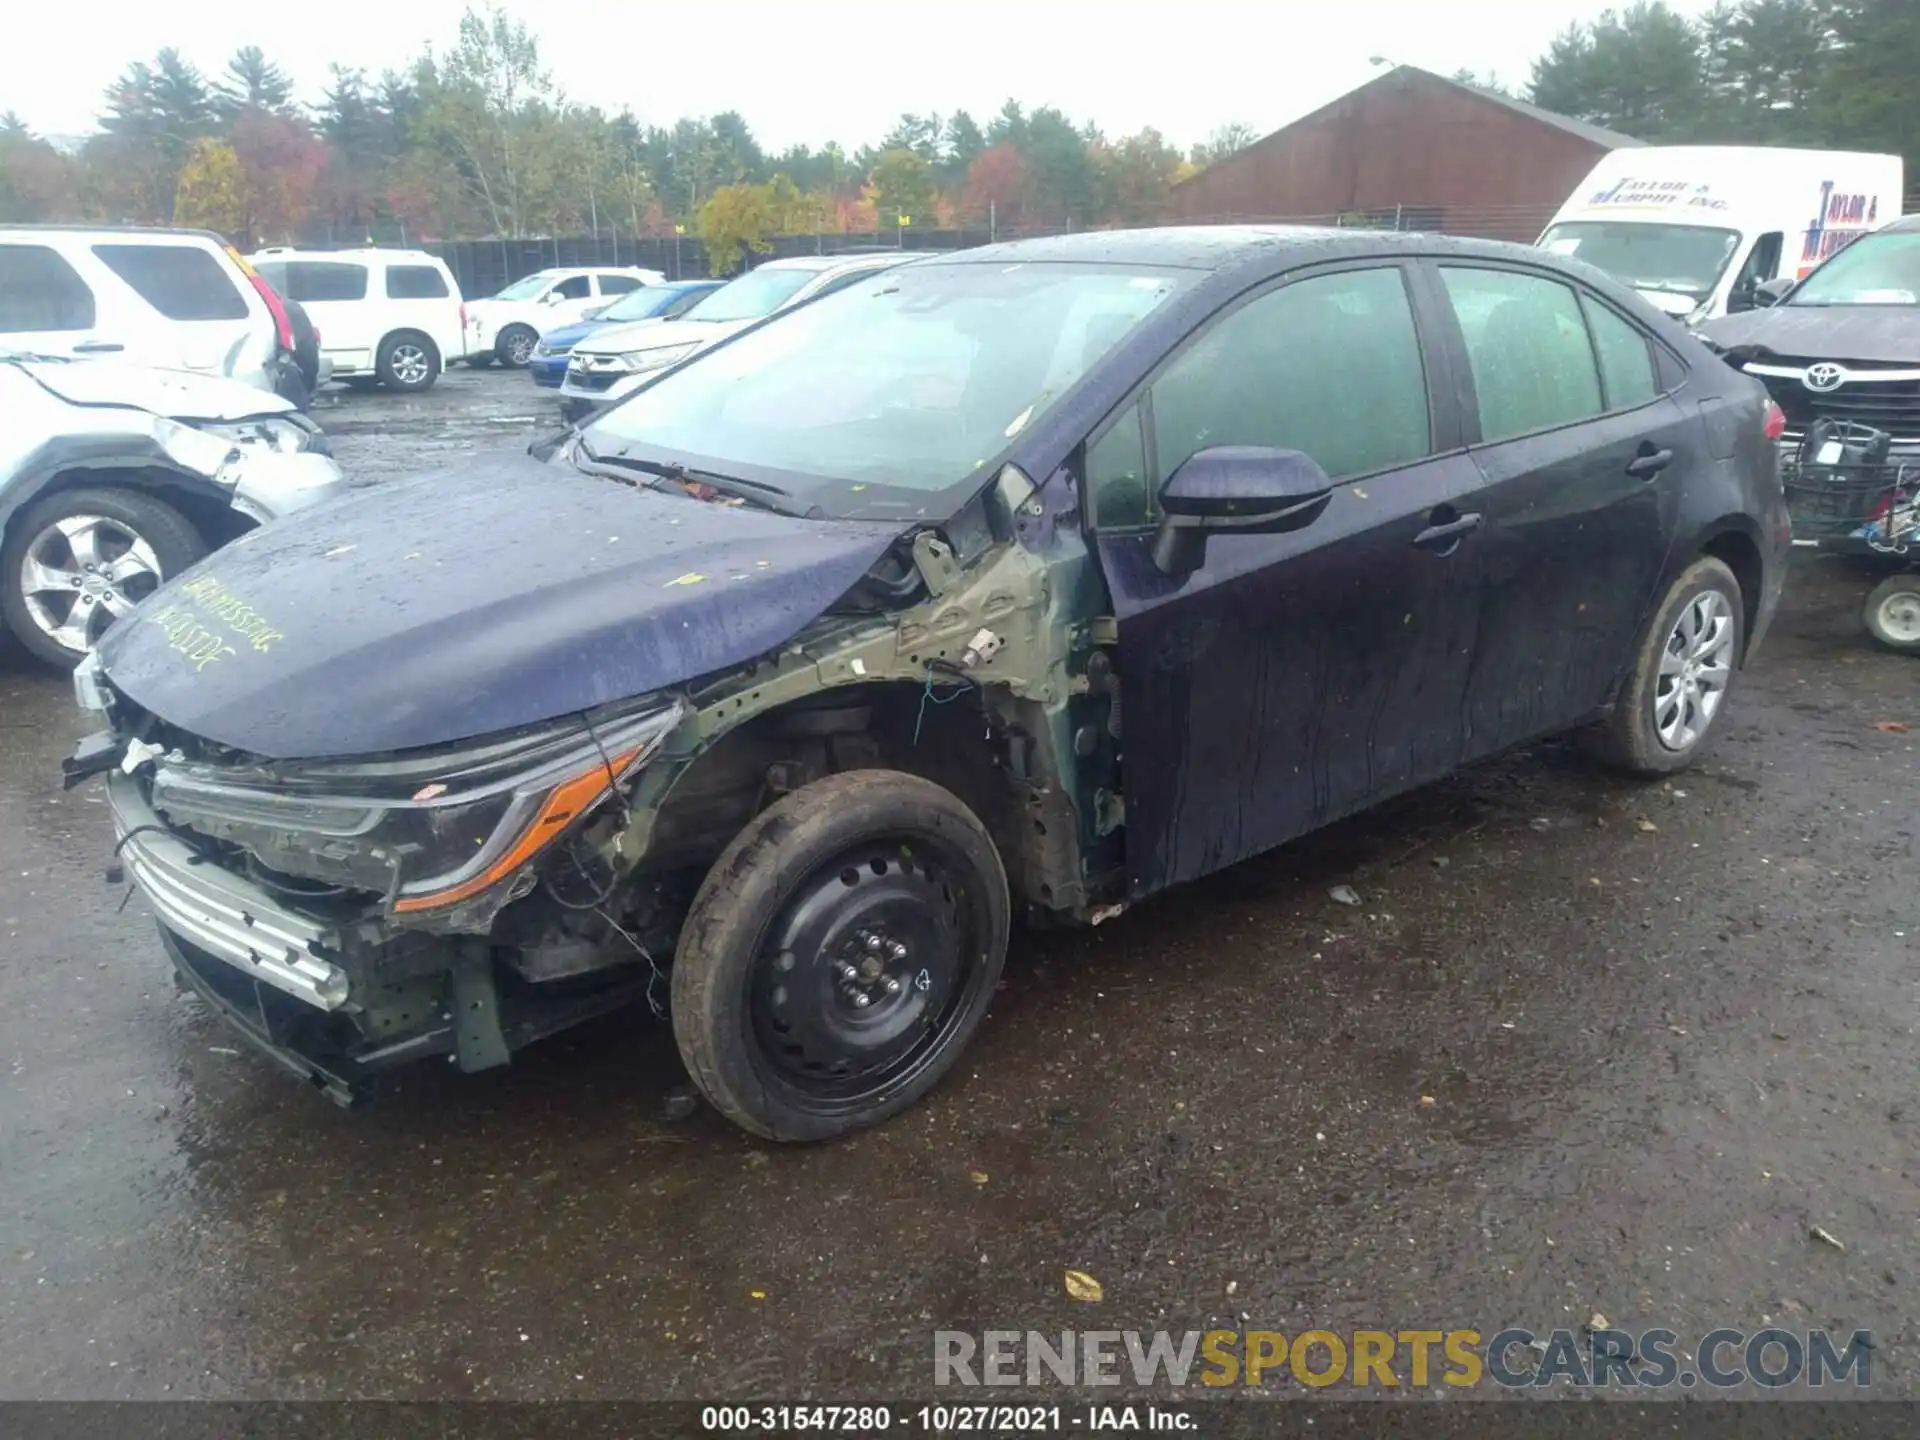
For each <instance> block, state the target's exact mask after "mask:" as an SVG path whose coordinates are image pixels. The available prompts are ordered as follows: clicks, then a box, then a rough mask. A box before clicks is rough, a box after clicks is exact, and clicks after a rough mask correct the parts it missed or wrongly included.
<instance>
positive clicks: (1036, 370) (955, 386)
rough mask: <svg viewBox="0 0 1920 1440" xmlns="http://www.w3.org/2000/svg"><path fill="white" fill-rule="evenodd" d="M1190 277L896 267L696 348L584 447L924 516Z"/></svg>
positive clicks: (849, 504)
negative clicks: (932, 501)
mask: <svg viewBox="0 0 1920 1440" xmlns="http://www.w3.org/2000/svg"><path fill="white" fill-rule="evenodd" d="M757 273H760V274H777V275H781V276H791V275H798V276H800V277H802V278H805V277H806V276H807V275H808V274H809V273H810V272H808V271H805V270H780V271H760V272H757ZM1199 273H1200V272H1197V271H1185V270H1159V269H1155V268H1152V267H1142V266H1131V265H1129V266H1117V265H1100V264H1061V263H1034V264H1026V265H1013V266H1000V265H982V264H971V263H967V262H964V261H951V262H939V263H934V262H929V263H923V264H918V265H910V266H904V267H902V268H900V269H898V270H891V271H888V272H887V273H886V274H885V275H884V276H883V277H878V278H880V279H881V281H882V282H883V283H876V284H868V285H856V286H854V287H853V288H851V289H848V290H843V291H842V292H840V293H839V294H837V295H829V296H827V297H826V298H824V299H822V300H818V301H815V302H812V303H809V304H806V305H802V306H799V307H798V308H796V309H794V310H792V311H791V312H789V313H788V314H786V315H784V316H783V317H782V318H781V319H780V320H779V321H778V322H777V323H775V324H771V325H765V326H761V327H760V328H758V329H754V330H749V331H747V332H746V333H744V334H742V335H740V336H738V337H736V338H735V339H733V340H732V341H730V342H728V343H727V344H725V345H723V346H719V347H717V348H715V349H712V350H709V351H707V352H706V353H705V354H703V355H701V356H699V357H698V358H696V359H695V360H693V361H692V362H690V363H689V364H686V365H684V366H682V367H681V368H679V369H678V370H675V371H672V372H670V373H668V374H667V375H665V376H664V377H662V378H661V379H660V380H658V381H656V382H654V383H653V384H652V385H650V386H648V387H647V388H645V389H643V390H641V391H639V392H638V393H636V394H635V395H634V396H633V397H632V398H631V399H630V400H627V401H625V402H623V403H622V404H619V405H617V406H615V407H614V408H613V409H611V410H610V411H608V412H607V413H606V415H605V416H604V417H602V418H601V419H600V420H598V421H597V422H595V423H594V424H593V425H591V426H590V427H589V428H588V429H587V431H586V432H585V442H586V444H587V445H588V446H589V447H590V448H591V450H592V451H593V452H595V453H596V454H599V455H601V456H609V455H615V454H626V453H629V452H630V453H632V454H634V455H635V456H638V457H642V458H649V459H656V460H658V459H666V458H671V459H673V460H674V461H676V462H678V463H682V464H685V465H687V466H689V467H693V468H700V469H707V470H711V471H713V472H715V473H718V474H724V475H731V476H734V477H737V478H745V479H758V480H761V481H763V482H765V483H771V484H775V485H778V486H779V487H780V488H781V489H783V490H785V491H787V492H788V494H789V495H790V496H792V497H794V499H795V501H796V503H800V504H802V505H804V506H806V507H815V506H817V507H818V508H819V509H820V510H821V511H823V512H824V513H826V514H828V515H836V516H894V515H899V514H902V513H907V514H913V513H920V512H921V511H923V510H924V509H925V508H926V506H927V504H928V497H929V496H930V495H933V494H937V493H941V492H946V491H956V490H958V489H960V488H962V487H964V486H966V485H969V484H975V485H977V484H979V483H981V481H983V480H984V479H985V473H986V471H987V469H988V467H989V466H991V464H992V463H993V462H994V461H995V459H996V458H997V457H998V456H1000V455H1001V454H1002V453H1003V452H1005V451H1006V450H1007V449H1008V448H1009V446H1010V445H1012V444H1013V443H1014V441H1015V440H1016V439H1017V438H1018V437H1019V436H1020V435H1021V434H1022V433H1023V432H1025V431H1027V430H1028V429H1029V427H1031V426H1033V425H1035V424H1037V423H1038V422H1039V420H1040V419H1041V417H1042V416H1043V415H1045V414H1046V413H1047V412H1048V411H1049V410H1050V409H1052V407H1054V406H1055V405H1057V404H1058V403H1059V401H1060V399H1061V397H1062V396H1063V395H1064V394H1066V393H1067V392H1068V391H1069V390H1071V389H1072V388H1073V387H1074V385H1075V384H1076V383H1077V382H1078V381H1079V379H1080V378H1081V377H1082V376H1084V375H1085V374H1086V372H1087V371H1088V370H1089V369H1091V368H1092V367H1093V366H1094V365H1096V364H1098V363H1100V362H1101V361H1102V360H1103V359H1104V358H1105V357H1106V356H1107V355H1108V354H1109V353H1111V352H1112V350H1113V349H1114V347H1116V346H1117V345H1119V344H1120V342H1121V341H1122V339H1123V338H1125V337H1126V336H1127V335H1128V334H1129V333H1130V332H1131V331H1132V330H1133V329H1134V328H1135V327H1136V326H1138V325H1139V323H1140V322H1141V321H1142V320H1143V319H1145V317H1146V316H1147V315H1149V314H1151V313H1152V312H1153V311H1154V310H1155V309H1157V308H1158V307H1159V306H1160V305H1161V304H1162V303H1164V301H1165V300H1166V298H1167V297H1168V296H1169V295H1171V294H1174V293H1176V292H1177V291H1179V290H1181V289H1183V288H1184V287H1186V286H1188V285H1190V284H1192V283H1194V279H1195V277H1196V276H1197V275H1198V274H1199ZM735 283H736V284H737V283H739V282H737V281H736V282H735ZM725 294H726V291H725V290H724V289H723V290H719V291H716V292H714V295H713V296H712V297H710V299H709V300H708V301H707V304H703V305H701V306H700V308H699V309H698V310H697V311H696V312H695V316H696V317H704V316H705V315H706V311H707V305H710V304H712V303H713V300H715V299H719V298H721V297H723V296H724V295H725ZM943 513H944V512H943Z"/></svg>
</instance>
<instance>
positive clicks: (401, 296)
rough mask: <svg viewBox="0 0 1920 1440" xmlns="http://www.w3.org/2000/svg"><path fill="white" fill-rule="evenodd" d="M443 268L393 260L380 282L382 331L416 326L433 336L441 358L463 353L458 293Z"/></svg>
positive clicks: (431, 338)
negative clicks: (383, 292)
mask: <svg viewBox="0 0 1920 1440" xmlns="http://www.w3.org/2000/svg"><path fill="white" fill-rule="evenodd" d="M450 278H451V277H449V276H448V274H447V273H446V271H444V270H442V269H441V268H440V267H439V266H438V265H428V264H425V263H424V262H407V261H400V260H392V261H389V262H388V263H387V266H386V274H385V276H384V278H383V282H382V283H383V284H384V287H385V292H386V299H385V302H384V304H383V305H382V307H381V308H382V309H383V310H384V311H385V312H386V313H385V316H384V318H383V321H382V325H381V330H382V334H383V335H391V334H392V333H393V332H394V331H396V330H418V331H419V332H420V333H421V334H422V335H425V336H426V337H427V338H428V339H430V340H432V341H433V343H434V346H435V348H436V349H438V350H439V352H440V357H441V359H442V361H443V362H444V361H451V360H457V359H459V358H460V356H461V355H462V354H463V353H464V347H463V342H462V339H461V328H460V295H459V292H458V291H457V290H456V289H455V288H454V287H453V285H452V284H451V283H450Z"/></svg>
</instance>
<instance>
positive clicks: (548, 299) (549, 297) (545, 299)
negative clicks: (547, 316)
mask: <svg viewBox="0 0 1920 1440" xmlns="http://www.w3.org/2000/svg"><path fill="white" fill-rule="evenodd" d="M566 298H567V297H566V296H564V295H562V294H561V293H560V292H559V291H558V290H549V291H548V292H547V293H546V294H545V295H543V296H542V297H541V298H540V303H541V304H542V305H558V304H559V303H560V302H561V301H562V300H564V299H566Z"/></svg>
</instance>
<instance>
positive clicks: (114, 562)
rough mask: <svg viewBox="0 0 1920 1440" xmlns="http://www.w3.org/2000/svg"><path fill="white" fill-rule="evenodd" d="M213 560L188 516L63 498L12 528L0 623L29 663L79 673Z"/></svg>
mask: <svg viewBox="0 0 1920 1440" xmlns="http://www.w3.org/2000/svg"><path fill="white" fill-rule="evenodd" d="M206 553H207V544H206V542H205V540H203V539H202V538H201V536H200V532H199V531H197V530H195V529H194V528H193V525H192V524H191V523H190V522H189V521H188V520H187V518H186V516H184V515H182V514H181V513H180V512H179V511H178V510H175V509H174V508H173V507H172V506H171V505H168V504H167V503H165V502H164V501H162V500H158V499H156V498H154V497H153V496H151V495H143V494H141V493H139V492H138V491H134V490H120V489H111V488H106V487H102V488H98V489H95V488H91V487H87V488H81V489H76V490H62V491H59V492H57V493H55V494H53V495H49V496H48V497H47V498H46V499H44V500H42V501H40V502H39V503H38V504H37V505H32V506H29V507H28V508H27V509H26V510H25V511H24V512H23V513H21V514H20V515H18V516H16V517H15V519H14V521H13V524H12V525H11V526H10V527H9V528H8V532H7V540H6V544H5V545H4V546H0V579H3V580H4V586H5V588H4V589H0V618H3V619H4V620H5V621H6V628H7V629H8V630H10V631H12V632H13V634H14V637H15V638H16V639H17V640H18V641H19V642H20V644H21V645H23V646H24V647H26V649H27V651H28V652H29V653H30V654H32V655H33V656H35V657H36V658H37V659H40V660H44V661H45V662H46V663H47V664H49V665H57V666H60V667H61V668H63V669H71V668H72V667H73V666H74V665H75V664H77V663H78V662H79V660H80V658H81V657H82V656H84V655H85V654H86V653H87V652H88V651H89V650H91V649H92V648H93V647H94V645H96V644H97V643H98V642H99V640H100V637H101V636H102V635H103V634H105V633H106V631H107V629H108V627H109V626H111V625H112V624H113V623H114V622H115V621H116V620H118V619H119V618H120V617H121V616H122V615H124V614H126V613H127V611H129V610H131V609H132V608H133V607H134V606H135V605H137V604H139V603H140V602H141V601H142V600H144V599H146V597H147V596H149V595H151V594H152V593H153V592H154V591H155V590H157V589H158V588H159V587H160V585H161V583H162V582H163V581H165V580H169V579H171V578H172V577H173V576H175V575H178V574H179V573H180V572H181V571H182V570H185V569H186V568H187V567H188V566H190V565H192V564H193V563H194V562H195V561H197V560H198V559H200V557H201V556H203V555H205V554H206Z"/></svg>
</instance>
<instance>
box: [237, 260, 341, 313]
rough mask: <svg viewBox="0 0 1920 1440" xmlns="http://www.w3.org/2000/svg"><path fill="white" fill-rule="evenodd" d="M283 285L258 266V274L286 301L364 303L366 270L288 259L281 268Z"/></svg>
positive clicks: (329, 263) (315, 261)
mask: <svg viewBox="0 0 1920 1440" xmlns="http://www.w3.org/2000/svg"><path fill="white" fill-rule="evenodd" d="M274 268H275V269H283V270H284V271H285V282H286V283H285V285H284V286H282V285H281V284H279V283H277V282H276V281H275V280H274V279H273V277H272V276H271V275H270V274H268V272H267V267H266V266H264V265H263V266H261V267H260V273H261V274H262V275H263V276H266V279H267V283H268V284H269V285H272V286H273V288H274V289H276V290H278V291H279V292H280V293H281V294H282V295H284V296H286V297H287V298H288V299H289V300H298V301H300V302H301V304H303V305H304V304H311V303H312V302H314V301H316V300H319V301H325V300H364V299H366V298H367V267H366V266H364V265H351V264H348V263H346V262H345V261H341V260H289V261H287V263H286V265H285V266H284V267H282V266H276V267H274Z"/></svg>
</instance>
